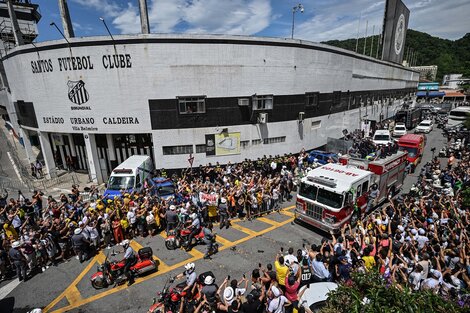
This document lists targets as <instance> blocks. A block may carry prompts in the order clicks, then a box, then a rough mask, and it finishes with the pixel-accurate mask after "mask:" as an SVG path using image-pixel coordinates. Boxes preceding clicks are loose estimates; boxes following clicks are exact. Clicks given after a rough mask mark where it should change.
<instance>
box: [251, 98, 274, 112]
mask: <svg viewBox="0 0 470 313" xmlns="http://www.w3.org/2000/svg"><path fill="white" fill-rule="evenodd" d="M272 108H273V96H272V95H266V96H253V110H272Z"/></svg>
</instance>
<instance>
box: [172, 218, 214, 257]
mask: <svg viewBox="0 0 470 313" xmlns="http://www.w3.org/2000/svg"><path fill="white" fill-rule="evenodd" d="M191 232H192V229H191V228H189V227H184V225H183V224H180V225H178V226H177V227H176V228H175V229H172V230H170V231H169V232H168V234H167V238H166V239H165V247H166V248H167V249H168V250H175V249H178V248H180V247H183V248H184V249H185V250H187V251H188V250H190V249H191V247H192V246H193V243H191V242H189V235H190V234H191ZM214 237H215V236H214ZM194 240H195V243H194V245H198V244H204V231H203V228H202V227H200V228H199V230H198V233H197V234H196V236H194V237H193V241H194ZM214 240H215V239H214Z"/></svg>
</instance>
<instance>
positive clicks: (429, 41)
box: [324, 29, 470, 81]
mask: <svg viewBox="0 0 470 313" xmlns="http://www.w3.org/2000/svg"><path fill="white" fill-rule="evenodd" d="M372 37H374V46H373V48H372V56H373V57H375V56H376V51H377V50H376V49H377V46H376V45H377V40H378V39H379V36H369V37H367V42H366V44H367V46H366V55H370V51H371V43H372ZM324 43H325V44H328V45H332V46H335V47H340V48H344V49H348V50H352V51H355V49H356V39H354V38H353V39H346V40H330V41H326V42H324ZM408 47H410V48H411V49H413V50H414V51H415V53H417V63H416V65H437V66H438V72H437V80H438V81H441V80H442V77H443V76H444V75H445V74H450V73H459V74H460V73H462V74H464V76H465V77H470V33H467V34H466V35H465V36H463V37H462V38H460V39H457V40H448V39H442V38H439V37H433V36H431V35H429V34H427V33H423V32H419V31H416V30H412V29H408V31H407V33H406V46H405V58H406V54H407V51H408ZM380 49H381V48H380ZM380 49H379V58H380V55H381V51H380ZM358 52H359V53H363V52H364V38H360V39H359V44H358Z"/></svg>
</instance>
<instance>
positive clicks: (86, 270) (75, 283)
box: [43, 256, 97, 312]
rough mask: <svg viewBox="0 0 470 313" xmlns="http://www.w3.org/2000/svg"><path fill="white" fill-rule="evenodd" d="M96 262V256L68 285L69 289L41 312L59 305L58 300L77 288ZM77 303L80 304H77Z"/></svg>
mask: <svg viewBox="0 0 470 313" xmlns="http://www.w3.org/2000/svg"><path fill="white" fill-rule="evenodd" d="M96 261H97V256H95V257H94V258H93V259H92V260H91V261H90V263H89V264H88V265H87V266H86V267H85V269H84V270H83V271H82V272H81V273H80V274H79V275H78V276H77V278H75V279H74V281H73V282H72V283H71V284H70V286H69V287H67V288H65V290H64V291H63V292H62V293H61V294H60V295H59V296H58V297H57V298H55V299H54V300H53V301H52V302H51V303H49V305H48V306H46V307H45V308H44V310H43V312H47V311H49V310H50V309H51V308H53V307H54V306H55V305H56V304H57V303H59V301H60V300H62V298H63V297H65V295H66V294H68V292H69V291H70V290H72V289H74V288H77V287H76V285H77V284H78V283H79V282H80V281H81V280H82V278H83V276H85V274H86V273H88V271H89V270H90V269H91V267H92V266H93V265H94V264H95V262H96ZM82 301H83V300H82ZM77 303H81V301H80V302H77Z"/></svg>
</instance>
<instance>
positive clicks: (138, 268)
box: [91, 247, 157, 289]
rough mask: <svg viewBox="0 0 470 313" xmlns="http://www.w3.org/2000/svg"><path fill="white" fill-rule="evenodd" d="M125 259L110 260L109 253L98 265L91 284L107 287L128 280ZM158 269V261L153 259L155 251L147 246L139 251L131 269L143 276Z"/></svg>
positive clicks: (136, 274) (132, 271) (97, 287)
mask: <svg viewBox="0 0 470 313" xmlns="http://www.w3.org/2000/svg"><path fill="white" fill-rule="evenodd" d="M124 265H125V261H124V260H122V261H109V260H108V255H106V259H105V261H104V263H103V264H101V265H100V266H98V271H97V272H96V273H95V274H93V275H92V276H91V285H92V286H93V288H95V289H102V288H106V287H108V286H110V285H112V284H114V286H116V285H121V284H123V283H124V282H125V281H126V276H125V275H124ZM156 270H157V263H156V262H155V260H154V259H153V251H152V248H150V247H145V248H142V249H140V250H139V251H138V252H137V257H136V258H135V263H134V264H133V265H132V266H131V268H130V271H131V273H132V274H133V275H134V276H141V275H143V274H145V273H149V272H153V271H156Z"/></svg>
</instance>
